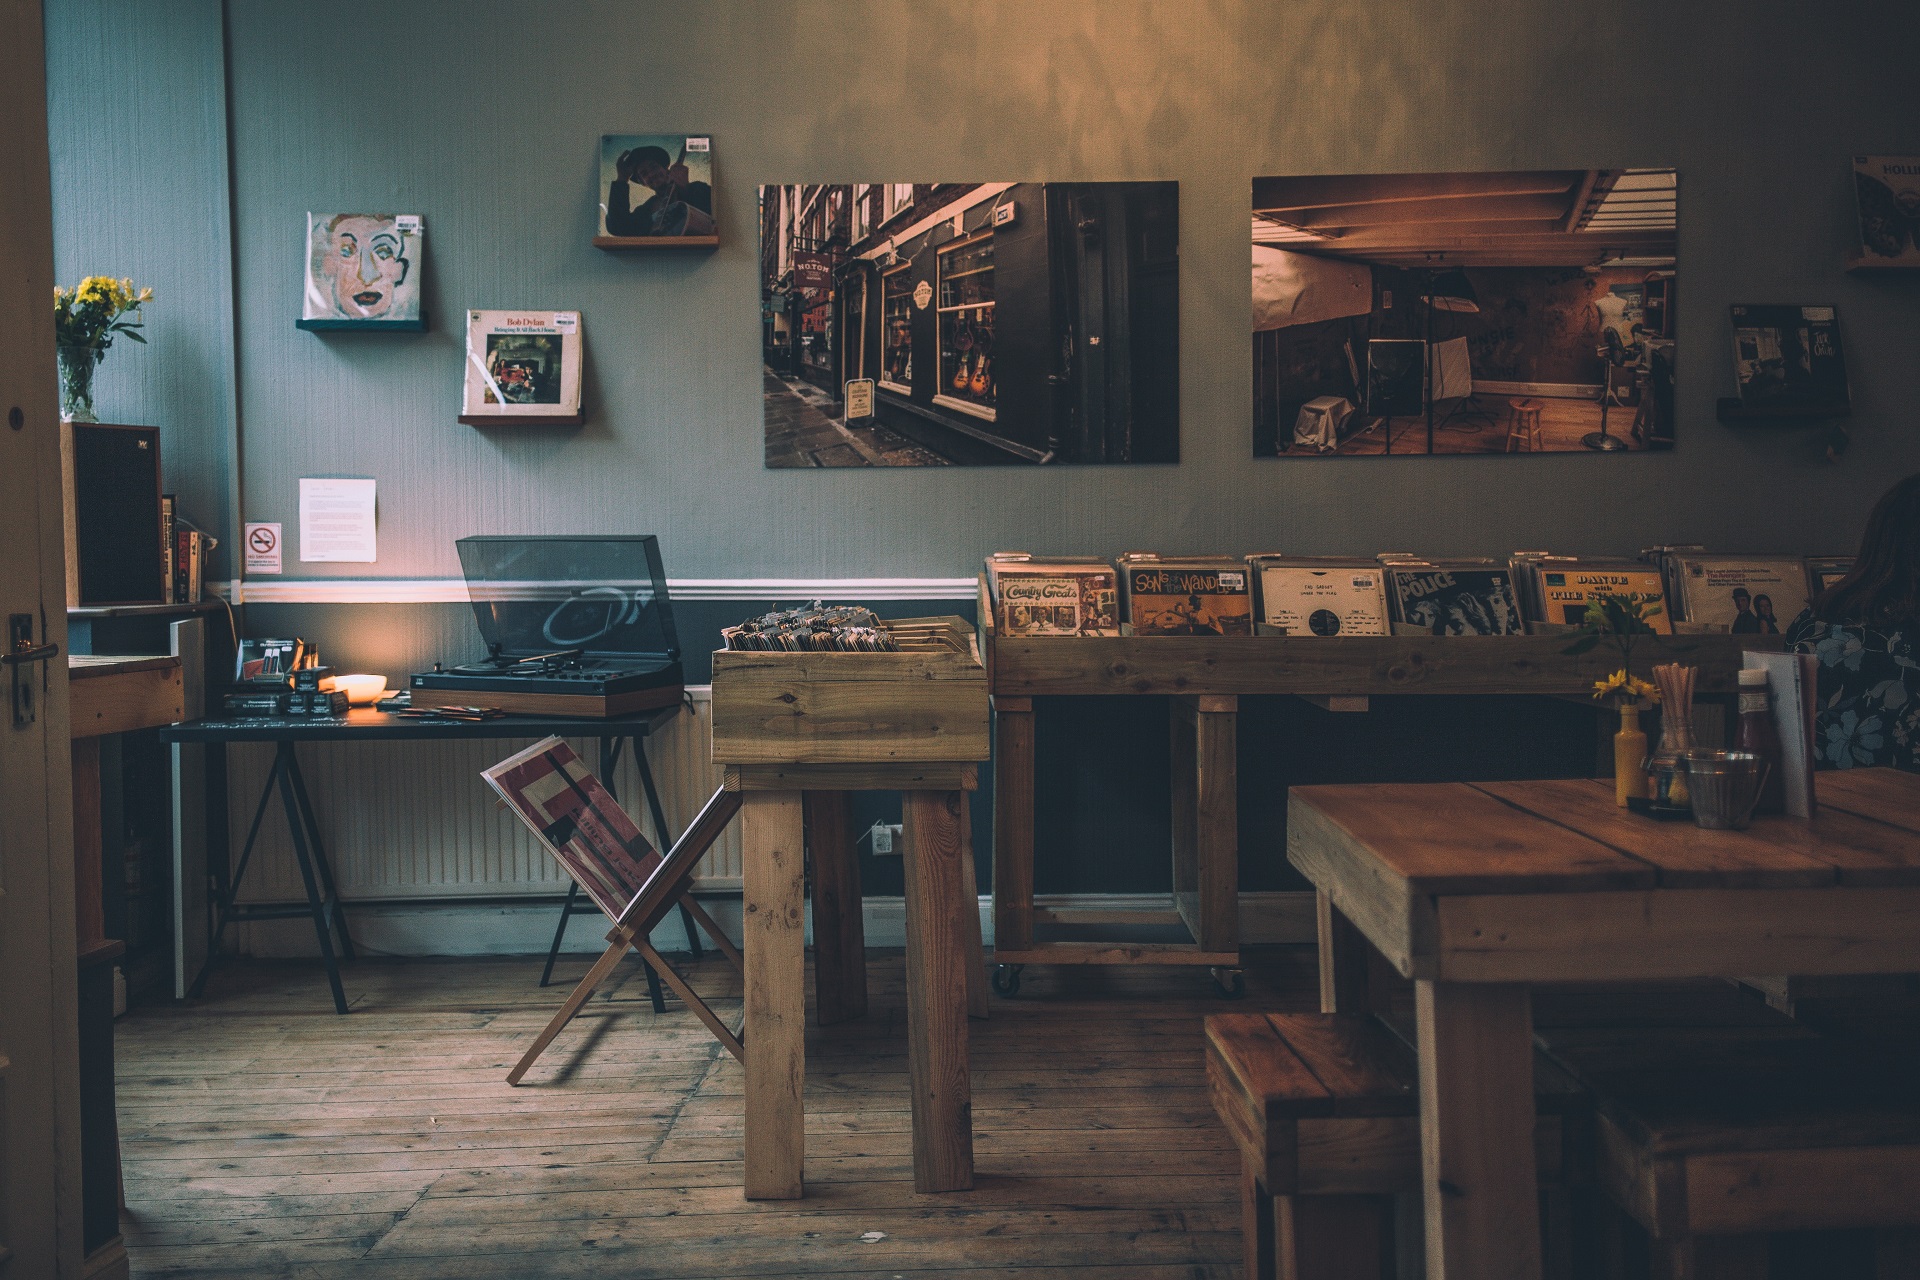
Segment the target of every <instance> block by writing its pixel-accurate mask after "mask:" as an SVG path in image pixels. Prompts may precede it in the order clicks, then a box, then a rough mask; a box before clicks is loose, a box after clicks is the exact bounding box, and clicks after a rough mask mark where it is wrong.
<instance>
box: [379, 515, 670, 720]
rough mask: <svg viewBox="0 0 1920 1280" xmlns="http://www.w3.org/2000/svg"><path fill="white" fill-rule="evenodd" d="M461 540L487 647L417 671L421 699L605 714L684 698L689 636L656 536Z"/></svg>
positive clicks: (416, 692)
mask: <svg viewBox="0 0 1920 1280" xmlns="http://www.w3.org/2000/svg"><path fill="white" fill-rule="evenodd" d="M454 545H455V547H456V548H458V550H459V552H460V568H461V571H462V572H463V573H464V574H465V575H466V579H467V595H468V598H469V599H471V600H472V602H473V616H474V619H475V621H477V622H478V623H479V625H480V638H481V639H482V640H483V641H485V642H486V646H487V654H486V656H485V657H484V658H481V659H479V660H478V661H475V662H467V663H462V664H460V665H458V666H443V665H441V664H439V663H435V664H434V668H433V670H432V671H422V672H419V673H418V674H416V675H414V676H413V677H412V679H410V680H409V681H408V684H409V685H410V686H411V688H412V694H413V705H414V706H416V707H458V706H488V707H497V708H499V709H500V710H502V711H512V712H519V713H521V714H523V715H555V716H601V717H605V716H621V715H630V714H632V713H634V712H638V711H650V710H652V709H654V708H656V707H666V706H672V705H673V704H674V703H676V702H678V701H680V697H681V686H682V684H683V676H682V673H681V668H680V638H679V635H678V633H677V632H676V631H675V630H674V626H673V603H672V601H671V600H670V599H669V598H668V596H667V579H666V574H665V572H664V571H663V570H662V568H661V565H660V541H659V539H658V538H656V537H654V536H653V535H652V534H642V535H637V536H627V537H612V536H610V537H567V536H562V537H528V538H520V537H475V538H462V539H460V540H459V541H458V542H457V543H455V544H454Z"/></svg>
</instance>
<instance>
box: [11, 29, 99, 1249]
mask: <svg viewBox="0 0 1920 1280" xmlns="http://www.w3.org/2000/svg"><path fill="white" fill-rule="evenodd" d="M40 5H41V0H0V120H5V121H6V122H7V123H6V127H5V128H4V129H0V262H5V263H7V264H8V268H9V269H8V270H6V271H4V272H0V547H4V548H5V549H6V550H5V552H4V553H0V620H4V622H5V624H6V630H5V631H4V632H3V633H0V690H4V696H5V697H6V698H7V700H8V707H7V710H6V711H5V712H4V713H0V1280H43V1278H50V1277H68V1276H75V1275H78V1274H79V1271H80V1267H81V1258H80V1250H81V1235H80V1159H79V1146H78V1133H79V1128H80V1122H79V1070H78V1063H77V1052H78V1051H77V1048H76V1044H77V1037H78V1023H79V1020H78V1014H77V1011H76V1005H77V996H76V974H75V956H74V915H73V813H72V804H73V800H72V781H71V777H70V774H69V762H68V742H67V671H66V664H65V662H64V661H62V660H61V659H60V656H59V655H60V653H61V652H62V651H63V650H64V649H65V647H66V610H65V604H66V595H65V592H66V587H65V581H66V579H65V573H64V571H63V569H62V560H63V557H64V554H65V553H64V548H63V545H62V538H63V534H62V525H63V522H62V520H61V512H60V422H59V416H58V413H57V406H56V402H55V387H56V385H57V384H56V381H55V373H54V355H53V308H52V307H50V306H49V305H48V301H49V299H50V298H51V297H52V295H53V228H52V208H51V196H50V183H49V178H48V157H47V115H46V110H47V108H46V103H47V90H46V68H45V65H44V55H43V50H44V48H45V43H44V36H43V35H42V32H41V25H40V24H41V18H40V14H41V7H40Z"/></svg>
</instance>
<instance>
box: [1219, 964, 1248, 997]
mask: <svg viewBox="0 0 1920 1280" xmlns="http://www.w3.org/2000/svg"><path fill="white" fill-rule="evenodd" d="M1212 972H1213V989H1214V990H1215V991H1218V992H1219V993H1220V994H1221V995H1222V996H1224V997H1226V998H1227V999H1229V1000H1238V999H1239V998H1240V997H1241V996H1244V995H1245V994H1247V975H1246V971H1245V970H1242V969H1222V968H1218V967H1216V968H1214V969H1213V971H1212Z"/></svg>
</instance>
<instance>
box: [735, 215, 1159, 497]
mask: <svg viewBox="0 0 1920 1280" xmlns="http://www.w3.org/2000/svg"><path fill="white" fill-rule="evenodd" d="M760 237H761V239H760V243H761V250H760V261H761V273H760V321H761V335H762V338H761V351H762V357H763V363H764V369H763V375H764V376H763V381H762V386H763V388H764V390H765V397H766V400H765V404H766V417H765V428H766V465H767V466H769V467H774V468H806V467H918V466H928V467H934V466H1048V465H1063V464H1073V463H1155V462H1159V463H1171V462H1178V461H1179V459H1180V329H1179V324H1180V321H1179V300H1180V188H1179V184H1177V183H1173V182H1078V183H1057V182H985V183H912V182H892V183H849V184H841V185H821V186H764V187H761V188H760ZM869 384H870V385H871V387H872V395H871V407H872V410H873V412H872V414H871V416H867V417H855V418H852V419H850V418H849V417H848V415H847V412H846V404H847V388H848V387H849V385H852V386H854V387H856V388H858V389H859V390H860V395H859V396H856V399H855V403H856V404H858V405H859V406H860V407H862V408H864V407H866V400H865V398H864V396H865V390H866V387H867V386H868V385H869Z"/></svg>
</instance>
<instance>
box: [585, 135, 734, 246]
mask: <svg viewBox="0 0 1920 1280" xmlns="http://www.w3.org/2000/svg"><path fill="white" fill-rule="evenodd" d="M718 230H719V228H718V224H717V223H716V222H715V221H714V216H713V142H712V139H710V138H704V137H687V136H685V135H682V134H671V135H668V134H661V135H654V134H607V135H605V136H603V137H602V138H601V139H600V235H601V236H603V237H607V238H611V239H647V238H651V237H657V236H711V235H715V234H718Z"/></svg>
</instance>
